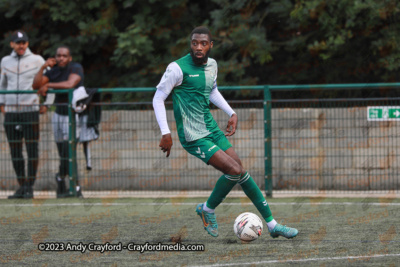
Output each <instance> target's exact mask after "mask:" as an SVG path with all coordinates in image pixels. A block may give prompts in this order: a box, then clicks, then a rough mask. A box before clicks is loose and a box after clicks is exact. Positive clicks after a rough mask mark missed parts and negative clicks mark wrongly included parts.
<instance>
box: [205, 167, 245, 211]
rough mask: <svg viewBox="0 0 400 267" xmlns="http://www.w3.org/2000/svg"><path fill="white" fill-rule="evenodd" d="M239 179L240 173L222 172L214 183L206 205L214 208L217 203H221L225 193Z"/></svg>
mask: <svg viewBox="0 0 400 267" xmlns="http://www.w3.org/2000/svg"><path fill="white" fill-rule="evenodd" d="M239 179H240V175H229V174H224V175H222V176H221V177H219V179H218V181H217V183H216V184H215V187H214V190H213V191H212V193H211V195H210V197H209V198H208V199H207V204H206V205H207V207H208V208H210V209H215V208H216V207H217V206H218V205H219V204H221V202H222V201H223V200H224V198H225V197H226V195H228V194H229V192H230V191H231V190H232V188H233V187H234V186H235V185H236V184H237V182H238V181H239Z"/></svg>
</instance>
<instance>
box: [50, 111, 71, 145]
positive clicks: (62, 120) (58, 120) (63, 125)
mask: <svg viewBox="0 0 400 267" xmlns="http://www.w3.org/2000/svg"><path fill="white" fill-rule="evenodd" d="M68 121H69V118H68V115H60V114H57V113H55V112H54V114H53V118H52V124H53V133H54V141H56V143H59V142H63V141H68V139H69V125H68Z"/></svg>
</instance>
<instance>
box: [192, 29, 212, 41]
mask: <svg viewBox="0 0 400 267" xmlns="http://www.w3.org/2000/svg"><path fill="white" fill-rule="evenodd" d="M195 33H197V34H207V35H208V38H210V41H212V35H211V32H210V30H209V29H208V28H207V27H205V26H199V27H196V28H194V29H193V31H192V32H191V33H190V40H192V37H193V34H195Z"/></svg>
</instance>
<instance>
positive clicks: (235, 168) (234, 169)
mask: <svg viewBox="0 0 400 267" xmlns="http://www.w3.org/2000/svg"><path fill="white" fill-rule="evenodd" d="M243 171H244V170H243V168H242V166H241V165H240V164H235V165H234V166H232V174H233V175H242V173H243Z"/></svg>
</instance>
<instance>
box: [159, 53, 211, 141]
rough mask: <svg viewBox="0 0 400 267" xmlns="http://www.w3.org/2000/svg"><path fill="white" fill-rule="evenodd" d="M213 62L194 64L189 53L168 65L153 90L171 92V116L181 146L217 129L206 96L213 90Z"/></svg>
mask: <svg viewBox="0 0 400 267" xmlns="http://www.w3.org/2000/svg"><path fill="white" fill-rule="evenodd" d="M217 72H218V66H217V62H216V61H215V60H214V59H212V58H208V61H207V64H205V65H201V66H200V65H196V64H194V62H193V60H192V57H191V56H190V54H188V55H186V56H184V57H182V58H180V59H178V60H177V61H175V62H172V63H171V64H169V65H168V68H167V70H166V72H165V73H164V76H163V77H162V79H161V81H160V83H159V84H158V85H157V89H158V90H161V91H163V92H164V93H165V94H167V95H169V94H170V93H171V92H172V101H173V105H174V116H175V120H176V127H177V131H178V136H179V140H180V141H181V143H186V142H191V141H195V140H198V139H200V138H203V137H205V136H207V135H209V134H211V133H213V132H215V131H219V127H218V125H217V123H216V122H215V120H214V118H213V117H212V115H211V112H210V106H209V104H210V93H211V91H212V90H213V88H216V86H217V84H216V80H217Z"/></svg>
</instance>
